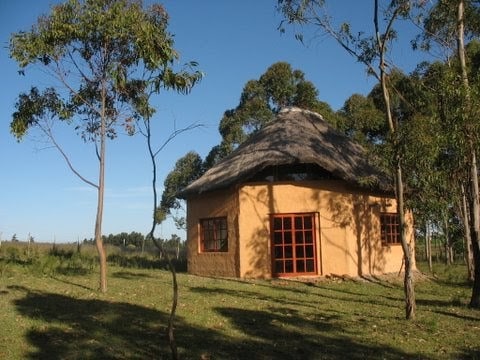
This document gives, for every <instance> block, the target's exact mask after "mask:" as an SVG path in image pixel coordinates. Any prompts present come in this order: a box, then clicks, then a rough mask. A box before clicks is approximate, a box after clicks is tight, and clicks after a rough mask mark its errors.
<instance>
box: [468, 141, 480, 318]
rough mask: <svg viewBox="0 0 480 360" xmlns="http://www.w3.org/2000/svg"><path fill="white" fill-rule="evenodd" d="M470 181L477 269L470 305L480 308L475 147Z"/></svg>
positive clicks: (479, 216)
mask: <svg viewBox="0 0 480 360" xmlns="http://www.w3.org/2000/svg"><path fill="white" fill-rule="evenodd" d="M470 182H471V184H470V186H471V194H470V198H471V199H470V219H471V221H470V226H471V228H470V235H471V240H472V250H473V266H474V269H475V272H474V279H473V288H472V297H471V299H470V306H471V307H473V308H477V309H478V308H480V237H479V236H480V204H479V191H478V170H477V157H476V152H475V150H474V149H473V148H472V150H471V164H470Z"/></svg>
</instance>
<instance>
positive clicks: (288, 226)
mask: <svg viewBox="0 0 480 360" xmlns="http://www.w3.org/2000/svg"><path fill="white" fill-rule="evenodd" d="M291 228H292V218H290V217H286V218H283V229H284V230H290V229H291Z"/></svg>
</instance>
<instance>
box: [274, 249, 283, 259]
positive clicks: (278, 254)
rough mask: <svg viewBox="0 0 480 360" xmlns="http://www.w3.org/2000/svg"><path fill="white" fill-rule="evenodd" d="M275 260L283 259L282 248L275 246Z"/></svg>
mask: <svg viewBox="0 0 480 360" xmlns="http://www.w3.org/2000/svg"><path fill="white" fill-rule="evenodd" d="M275 258H276V259H280V258H282V259H283V246H275Z"/></svg>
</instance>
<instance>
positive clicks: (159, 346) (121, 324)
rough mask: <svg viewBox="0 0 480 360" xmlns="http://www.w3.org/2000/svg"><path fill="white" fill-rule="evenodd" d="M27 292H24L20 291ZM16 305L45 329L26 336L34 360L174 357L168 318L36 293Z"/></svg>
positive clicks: (116, 305) (129, 306)
mask: <svg viewBox="0 0 480 360" xmlns="http://www.w3.org/2000/svg"><path fill="white" fill-rule="evenodd" d="M15 290H22V289H18V288H17V289H15ZM23 290H24V291H25V292H26V295H25V296H24V297H23V298H20V299H17V300H16V301H15V302H14V303H15V305H16V307H17V309H18V311H19V312H20V313H21V314H22V315H24V316H28V317H29V318H31V319H35V320H39V325H38V326H34V327H32V328H31V329H29V330H28V331H27V333H26V337H27V339H28V341H29V342H30V344H31V345H33V347H34V348H35V350H33V351H32V352H31V353H30V354H28V359H150V358H154V357H155V358H158V357H159V356H158V355H159V354H162V355H164V356H165V357H167V356H168V354H169V351H168V347H167V342H166V339H165V336H164V333H165V331H164V330H165V329H164V327H163V325H162V324H166V319H167V316H166V314H163V313H161V312H159V311H156V310H153V309H149V308H146V307H142V306H137V305H132V304H129V303H115V302H110V301H106V300H98V299H91V300H88V299H76V298H72V297H69V296H65V295H59V294H52V293H45V292H41V291H30V290H28V289H23Z"/></svg>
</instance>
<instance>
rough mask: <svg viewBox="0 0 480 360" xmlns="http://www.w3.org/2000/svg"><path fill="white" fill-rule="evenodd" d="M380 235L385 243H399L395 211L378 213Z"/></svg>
mask: <svg viewBox="0 0 480 360" xmlns="http://www.w3.org/2000/svg"><path fill="white" fill-rule="evenodd" d="M380 237H381V239H382V243H383V244H385V245H387V244H400V221H399V218H398V214H397V213H381V214H380Z"/></svg>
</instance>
